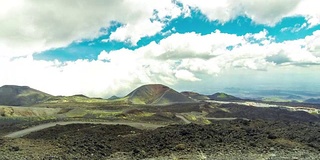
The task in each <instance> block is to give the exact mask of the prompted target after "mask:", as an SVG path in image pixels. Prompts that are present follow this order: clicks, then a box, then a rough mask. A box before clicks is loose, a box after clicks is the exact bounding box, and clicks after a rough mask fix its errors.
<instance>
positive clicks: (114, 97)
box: [108, 95, 119, 100]
mask: <svg viewBox="0 0 320 160" xmlns="http://www.w3.org/2000/svg"><path fill="white" fill-rule="evenodd" d="M115 99H119V97H117V96H114V95H113V96H111V97H109V98H108V100H115Z"/></svg>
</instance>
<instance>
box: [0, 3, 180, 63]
mask: <svg viewBox="0 0 320 160" xmlns="http://www.w3.org/2000/svg"><path fill="white" fill-rule="evenodd" d="M1 2H3V3H1V8H0V21H1V22H5V23H2V24H1V25H0V44H1V45H0V50H1V54H0V56H1V57H16V56H24V55H31V54H34V53H35V52H41V51H44V50H48V49H50V48H57V47H64V46H67V45H68V44H70V43H72V42H75V41H81V40H83V39H93V38H96V37H99V36H100V35H101V34H104V33H103V32H101V31H100V29H101V28H108V27H109V26H110V22H112V21H117V22H119V23H122V24H124V27H121V28H119V29H118V30H117V31H116V32H115V33H113V34H112V36H111V38H112V39H113V40H127V41H128V42H130V43H133V44H135V43H136V42H137V41H139V40H140V38H141V37H144V36H152V35H154V34H156V33H157V32H159V31H161V29H162V28H163V27H164V26H165V23H166V21H168V20H170V19H172V18H176V17H177V16H179V15H180V14H181V10H180V8H179V7H178V6H177V5H176V4H174V3H172V1H171V0H163V1H161V2H160V1H149V0H140V1H133V0H122V1H120V0H119V1H118V0H109V1H105V0H92V1H87V0H68V1H64V0H55V1H49V2H44V1H38V0H28V1H27V0H15V1H12V2H11V1H10V2H9V1H1ZM155 11H157V14H155ZM155 16H157V17H155ZM149 19H153V20H152V22H151V21H150V20H149Z"/></svg>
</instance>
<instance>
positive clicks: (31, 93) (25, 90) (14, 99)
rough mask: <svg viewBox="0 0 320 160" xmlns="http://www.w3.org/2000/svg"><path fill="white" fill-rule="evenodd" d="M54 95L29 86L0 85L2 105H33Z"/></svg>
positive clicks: (0, 102) (0, 103)
mask: <svg viewBox="0 0 320 160" xmlns="http://www.w3.org/2000/svg"><path fill="white" fill-rule="evenodd" d="M50 97H52V96H51V95H49V94H47V93H44V92H41V91H38V90H35V89H32V88H30V87H28V86H15V85H4V86H2V87H0V105H9V106H24V105H33V104H36V103H39V102H41V101H44V100H46V99H48V98H50Z"/></svg>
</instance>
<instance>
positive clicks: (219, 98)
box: [208, 93, 241, 101]
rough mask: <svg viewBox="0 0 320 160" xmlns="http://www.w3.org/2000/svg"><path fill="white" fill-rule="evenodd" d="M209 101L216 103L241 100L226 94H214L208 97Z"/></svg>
mask: <svg viewBox="0 0 320 160" xmlns="http://www.w3.org/2000/svg"><path fill="white" fill-rule="evenodd" d="M208 97H209V98H210V99H211V100H217V101H237V100H241V99H240V98H238V97H235V96H232V95H229V94H226V93H215V94H213V95H209V96H208Z"/></svg>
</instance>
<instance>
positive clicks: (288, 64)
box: [0, 0, 320, 98]
mask: <svg viewBox="0 0 320 160" xmlns="http://www.w3.org/2000/svg"><path fill="white" fill-rule="evenodd" d="M0 2H1V6H0V21H1V22H2V23H1V25H0V68H1V69H0V86H2V85H8V84H12V85H26V86H30V87H32V88H36V89H39V90H41V91H44V92H47V93H50V94H54V95H74V94H85V95H88V96H92V97H105V98H107V97H110V96H112V95H119V96H123V95H125V94H127V93H129V92H130V91H132V90H133V89H135V88H136V87H138V86H140V85H143V84H151V83H160V84H164V85H167V86H169V87H172V88H174V89H177V90H179V91H184V90H191V91H196V92H199V93H204V94H211V93H213V92H217V91H220V90H221V91H223V90H226V88H239V89H244V90H245V89H247V90H259V89H260V90H299V91H306V92H314V91H319V90H320V84H319V82H320V75H319V70H320V66H319V65H320V11H319V9H318V5H317V4H318V1H316V0H281V1H279V0H269V1H265V0H256V1H251V0H238V1H232V0H221V1H210V0H198V1H194V0H173V1H172V0H139V1H136V0H91V1H87V0H68V1H65V0H55V1H39V0H11V1H7V0H0Z"/></svg>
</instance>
